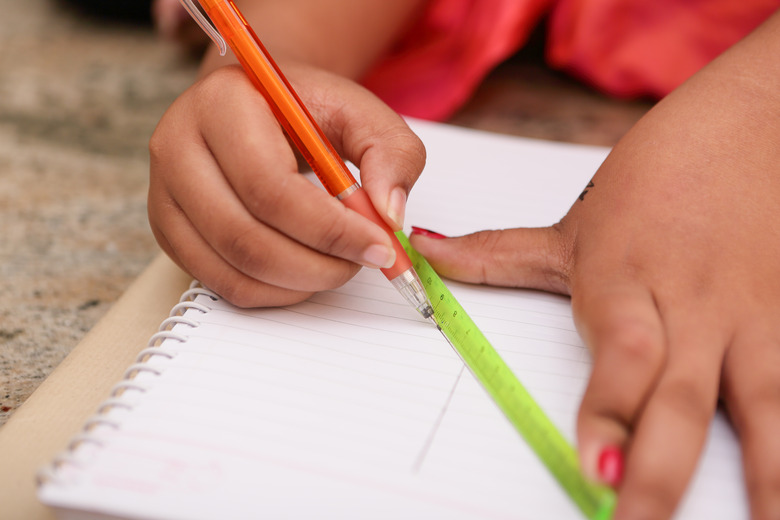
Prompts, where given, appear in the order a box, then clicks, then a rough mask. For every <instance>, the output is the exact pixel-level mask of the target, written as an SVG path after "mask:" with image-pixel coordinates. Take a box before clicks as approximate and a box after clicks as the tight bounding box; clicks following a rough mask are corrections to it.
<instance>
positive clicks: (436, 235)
mask: <svg viewBox="0 0 780 520" xmlns="http://www.w3.org/2000/svg"><path fill="white" fill-rule="evenodd" d="M412 235H422V236H424V237H428V238H435V239H437V240H439V239H442V238H447V237H446V236H444V235H442V234H441V233H437V232H435V231H431V230H430V229H425V228H421V227H417V226H412Z"/></svg>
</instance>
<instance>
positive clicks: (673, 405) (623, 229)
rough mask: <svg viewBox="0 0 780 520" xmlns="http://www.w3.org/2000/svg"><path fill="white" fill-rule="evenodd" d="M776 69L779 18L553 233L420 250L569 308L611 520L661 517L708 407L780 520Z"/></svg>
mask: <svg viewBox="0 0 780 520" xmlns="http://www.w3.org/2000/svg"><path fill="white" fill-rule="evenodd" d="M778 56H780V13H778V14H776V15H775V16H774V17H773V18H771V19H770V20H769V21H768V22H766V23H765V24H764V25H763V26H762V27H760V28H759V29H758V30H757V31H756V32H755V33H754V34H752V35H751V36H749V37H748V38H747V39H745V40H743V41H742V42H741V43H739V44H738V45H736V46H735V47H733V48H732V49H731V50H729V51H728V52H727V53H725V54H724V55H723V56H721V57H720V58H718V59H717V60H715V61H714V62H713V63H712V64H711V65H710V66H708V67H706V68H705V69H703V70H702V71H701V72H700V73H698V74H696V75H695V76H694V77H693V78H692V79H691V80H690V81H689V82H687V83H686V84H684V85H683V86H682V87H680V88H679V89H678V90H677V91H675V92H674V93H672V94H671V95H670V96H668V97H667V98H666V99H664V100H663V101H662V102H660V103H659V104H658V105H657V106H656V107H655V108H654V109H652V110H651V111H650V112H649V113H648V114H647V116H646V117H644V118H643V119H642V120H641V121H640V122H639V123H638V124H637V125H636V126H635V127H634V128H633V129H632V130H631V131H630V132H629V133H628V134H627V135H626V136H625V138H624V139H622V140H621V141H620V143H619V144H618V145H617V146H616V147H615V149H614V150H613V152H612V153H611V154H610V156H609V158H608V159H607V160H606V161H605V162H604V164H603V165H602V167H601V168H600V169H599V171H598V173H597V174H596V176H595V177H594V179H593V184H594V186H593V187H592V188H590V189H589V190H588V192H587V194H586V195H585V196H584V198H583V200H581V201H576V202H575V203H574V205H573V206H572V208H571V210H570V211H569V213H568V214H567V215H566V217H565V218H564V219H563V220H562V221H561V222H560V223H559V224H557V225H555V226H553V227H550V228H545V229H516V230H508V231H498V232H482V233H477V234H474V235H470V236H467V237H463V238H454V239H444V240H436V239H433V238H428V237H425V236H414V237H413V243H414V246H415V247H416V248H417V249H418V250H419V251H420V252H421V253H422V254H424V255H425V256H426V257H428V259H429V260H431V263H432V264H433V265H434V267H436V269H437V270H439V271H440V272H441V273H442V274H444V275H446V276H450V277H454V278H457V279H462V280H467V281H470V282H477V283H490V284H496V285H509V286H523V287H535V288H540V289H545V290H551V291H557V292H562V293H569V294H571V296H572V304H573V308H574V313H575V317H576V320H577V325H578V328H579V330H580V332H581V334H582V336H583V338H584V340H585V341H586V343H587V344H588V346H589V347H590V348H591V350H592V352H593V356H594V368H593V373H592V376H591V380H590V383H589V385H588V388H587V391H586V394H585V397H584V400H583V403H582V407H581V410H580V416H579V421H578V439H579V450H580V454H581V459H582V462H583V466H584V468H585V469H586V470H587V471H588V472H589V473H590V474H591V475H594V476H597V475H598V470H597V466H598V462H597V461H598V459H599V456H600V454H601V453H602V452H604V450H605V449H607V448H609V447H611V446H614V447H617V448H619V449H620V450H621V451H622V452H623V453H624V454H625V456H626V459H625V473H624V476H623V479H622V484H621V485H620V487H619V502H618V509H617V511H616V514H615V519H616V520H617V519H626V518H653V519H663V518H668V517H670V516H671V514H672V512H673V510H674V508H675V507H676V505H677V503H678V501H679V499H680V497H681V495H682V493H683V491H684V489H685V486H686V485H687V483H688V481H689V479H690V477H691V474H692V472H693V471H694V469H695V467H696V463H697V461H698V458H699V455H700V453H701V449H702V446H703V443H704V441H705V438H706V434H707V429H708V426H709V423H710V420H711V418H712V416H713V413H714V412H715V408H716V406H717V404H718V400H719V399H722V400H723V402H724V404H725V406H726V408H727V410H728V412H729V414H730V417H731V419H732V421H733V423H734V426H735V428H736V430H737V432H738V433H739V436H740V440H741V444H742V453H743V458H744V469H745V478H746V483H747V489H748V492H749V496H750V506H751V513H752V518H755V519H769V518H780V435H778V432H780V60H779V59H778ZM612 476H614V475H612ZM612 476H609V475H605V477H607V479H609V478H611V477H612Z"/></svg>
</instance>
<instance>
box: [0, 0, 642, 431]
mask: <svg viewBox="0 0 780 520" xmlns="http://www.w3.org/2000/svg"><path fill="white" fill-rule="evenodd" d="M0 12H3V13H4V16H3V17H1V18H0V287H1V292H2V297H1V298H0V426H1V425H2V424H4V422H5V421H6V420H7V419H8V417H9V416H10V415H11V414H12V413H13V411H14V410H15V409H16V408H17V407H18V406H20V405H21V404H22V403H23V402H24V401H25V400H26V398H27V397H28V396H29V395H30V394H31V393H32V392H33V391H34V390H35V388H36V387H37V386H38V385H39V384H40V383H41V382H42V381H43V380H44V379H45V378H46V376H47V375H48V374H49V373H50V372H51V371H52V370H53V369H54V368H55V367H56V366H57V365H58V364H59V362H60V361H61V360H62V359H63V358H64V357H65V356H66V355H67V354H68V353H69V352H70V350H71V349H72V348H73V347H74V346H75V345H76V344H77V343H78V342H79V341H80V340H81V338H82V337H83V336H84V334H85V333H86V332H87V331H88V330H89V329H90V328H91V327H92V326H93V325H94V324H95V323H96V322H97V320H99V319H100V317H101V316H102V315H103V314H104V313H105V312H106V310H107V309H108V308H109V307H110V306H111V304H112V303H113V302H114V301H115V300H116V299H117V298H118V297H119V296H120V295H121V294H122V292H123V291H124V290H125V289H126V288H127V286H128V285H129V284H130V282H132V280H133V279H134V278H135V277H136V276H137V275H138V274H139V273H140V272H141V270H142V269H143V268H144V267H145V266H146V265H147V264H148V263H149V262H150V261H151V259H152V258H153V257H154V256H155V255H156V254H157V253H158V249H157V246H156V244H155V242H154V239H153V237H152V235H151V232H150V231H149V227H148V223H147V220H146V206H145V205H146V189H147V175H148V154H147V143H148V139H149V136H150V135H151V133H152V131H153V129H154V126H155V125H156V123H157V121H158V120H159V118H160V116H161V115H162V113H163V112H164V110H165V109H166V107H167V106H168V105H169V104H170V103H171V102H172V101H173V100H174V99H175V97H176V95H177V94H178V93H179V92H181V91H183V90H184V89H185V88H186V87H187V86H188V85H189V84H190V83H191V82H192V80H193V78H194V77H195V74H196V67H197V63H196V61H195V60H194V59H192V58H191V57H188V56H185V55H183V54H182V53H181V52H179V51H178V50H177V49H176V48H174V47H172V46H171V45H167V44H165V43H162V42H160V41H158V40H157V39H156V37H155V35H154V33H153V31H152V30H151V28H148V27H139V26H129V25H120V24H116V23H106V22H101V21H97V20H94V19H89V18H86V17H84V16H81V15H80V14H79V13H76V12H74V11H72V10H70V9H68V8H65V7H63V6H62V5H60V4H59V3H57V2H54V1H53V0H25V1H24V2H19V1H12V0H0ZM647 108H649V104H647V103H642V102H632V103H626V102H617V101H613V100H609V99H606V98H604V97H602V96H600V95H598V94H595V93H593V92H591V91H589V90H588V89H586V88H584V87H581V86H579V85H577V84H575V83H574V82H572V81H570V80H567V79H565V78H563V77H562V76H560V75H557V74H553V73H550V72H548V71H546V70H544V69H543V68H542V67H541V66H539V65H537V64H535V63H532V62H526V61H524V60H513V61H512V62H510V63H507V64H505V65H504V66H502V67H500V68H499V69H498V70H497V71H496V72H495V73H493V74H492V75H491V77H490V78H489V80H488V81H487V82H486V83H485V85H484V86H483V87H482V88H481V89H480V90H479V91H478V92H477V94H476V95H475V97H474V99H473V101H472V102H471V103H470V104H469V105H468V106H467V107H466V108H464V109H463V110H462V111H461V112H460V113H459V114H457V115H456V116H455V117H454V118H453V120H452V122H453V123H455V124H459V125H464V126H470V127H476V128H482V129H486V130H493V131H498V132H505V133H510V134H515V135H523V136H527V137H539V138H546V139H555V140H562V141H569V142H578V143H586V144H599V145H612V144H614V143H615V142H616V141H617V140H618V139H619V137H620V136H621V135H622V134H623V133H624V132H625V131H626V130H627V129H628V128H629V127H630V126H631V125H632V124H633V123H634V122H635V121H636V120H637V119H638V118H639V117H641V115H642V114H643V113H644V112H645V111H646V110H647Z"/></svg>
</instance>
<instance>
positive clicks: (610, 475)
mask: <svg viewBox="0 0 780 520" xmlns="http://www.w3.org/2000/svg"><path fill="white" fill-rule="evenodd" d="M598 472H599V477H600V478H601V480H603V481H604V482H605V483H607V484H609V485H610V486H612V487H616V486H617V485H618V484H620V481H621V480H622V479H623V453H622V452H621V451H620V448H618V447H617V446H607V447H606V448H604V449H603V450H601V453H600V454H599V460H598Z"/></svg>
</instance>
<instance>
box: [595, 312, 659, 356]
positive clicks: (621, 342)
mask: <svg viewBox="0 0 780 520" xmlns="http://www.w3.org/2000/svg"><path fill="white" fill-rule="evenodd" d="M609 327H610V328H611V330H609V329H608V330H607V332H606V335H605V341H604V342H603V343H604V344H605V345H608V346H609V347H610V348H615V349H619V350H620V352H621V355H622V356H623V357H626V358H627V359H628V361H629V362H630V363H632V364H642V365H647V366H649V367H656V366H659V365H660V364H661V363H663V361H664V358H665V356H666V351H665V347H664V343H663V340H662V338H661V337H660V334H659V331H658V328H657V327H656V326H655V325H653V324H651V323H648V322H647V321H645V320H643V319H641V318H639V317H636V318H622V319H617V320H613V321H612V325H611V326H609Z"/></svg>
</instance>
